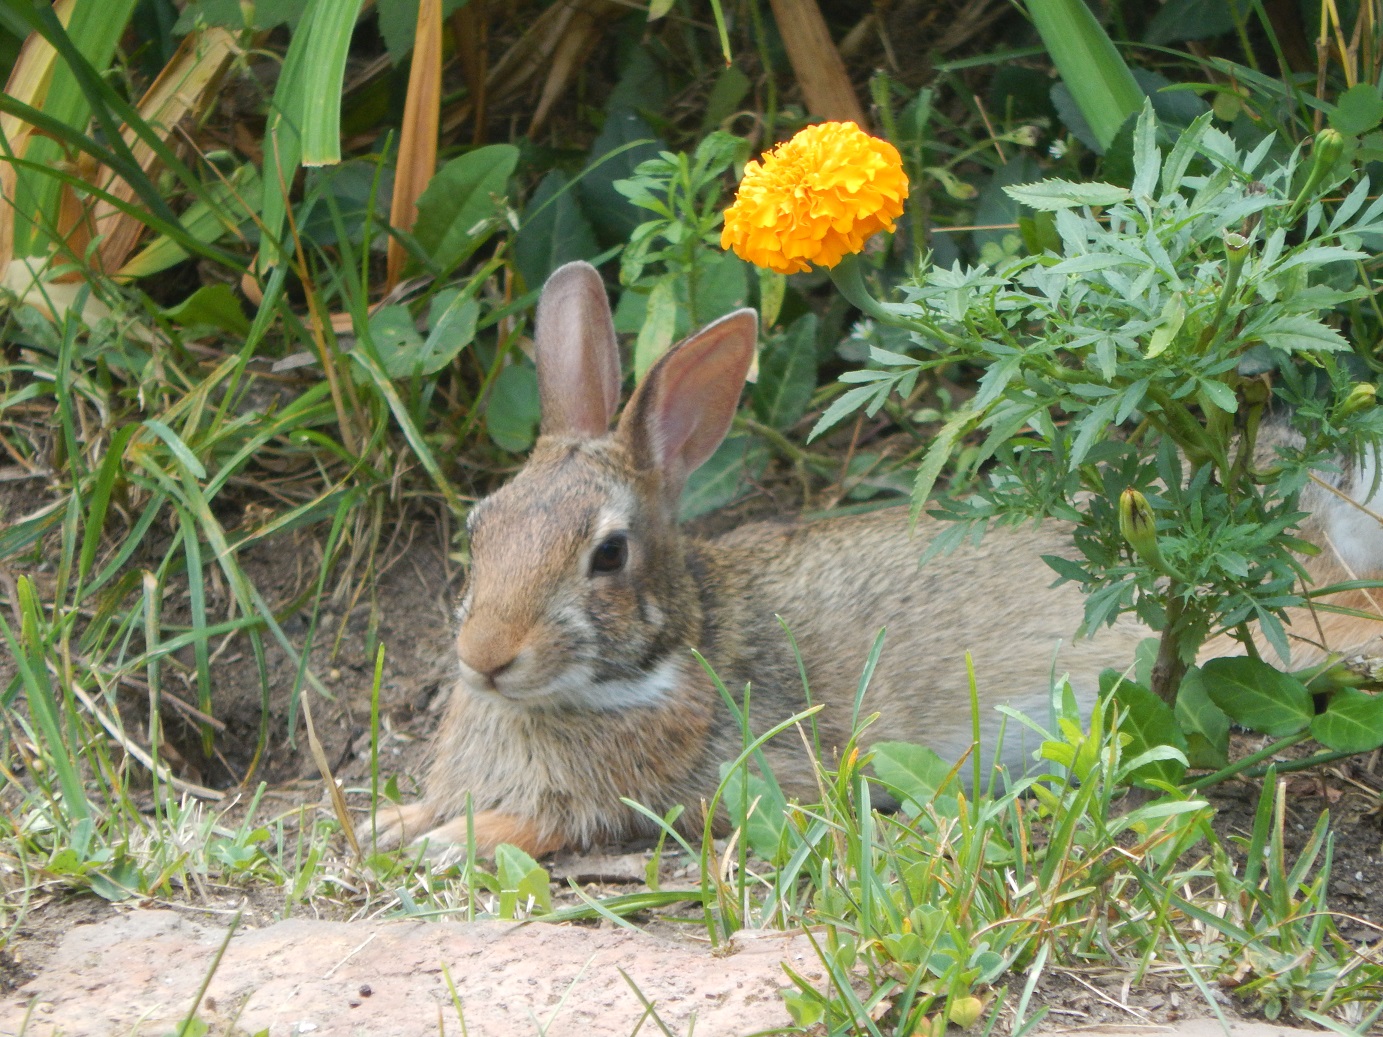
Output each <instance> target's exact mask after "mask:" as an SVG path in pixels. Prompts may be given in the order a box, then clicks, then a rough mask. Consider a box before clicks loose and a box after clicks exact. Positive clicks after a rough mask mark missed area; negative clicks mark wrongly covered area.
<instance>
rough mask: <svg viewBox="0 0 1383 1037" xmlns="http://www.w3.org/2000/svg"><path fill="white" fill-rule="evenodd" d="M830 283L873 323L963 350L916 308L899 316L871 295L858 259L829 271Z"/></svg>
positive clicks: (844, 260)
mask: <svg viewBox="0 0 1383 1037" xmlns="http://www.w3.org/2000/svg"><path fill="white" fill-rule="evenodd" d="M830 274H831V281H832V283H834V284H835V286H836V288H838V289H839V290H840V294H841V295H843V296H844V297H845V301H846V302H848V303H849V304H850V305H851V306H853V307H855V308H856V309H857V310H859V311H860V312H861V313H863V314H864V315H865V316H866V317H868V318H870V319H871V320H876V321H878V322H879V323H880V324H888V325H891V326H893V327H895V328H903V329H905V330H907V331H915V332H917V333H918V334H920V335H929V336H931V337H932V338H934V339H937V340H939V341H940V342H942V343H943V344H945V345H946V346H949V347H950V348H952V349H958V348H961V347H962V346H963V342H962V340H961V339H960V338H959V337H958V336H956V335H952V334H951V333H950V332H948V331H943V330H941V328H939V327H937V326H936V325H935V324H933V323H931V322H930V321H928V320H926V319H924V318H921V317H920V316H919V315H918V311H917V308H916V307H906V309H907V310H908V311H910V312H900V311H901V310H903V309H904V307H897V306H889V305H888V304H887V303H883V302H880V301H879V300H878V299H876V298H874V296H872V295H870V294H869V286H868V285H867V284H865V281H864V268H863V267H862V265H861V263H860V258H859V256H857V255H846V256H842V257H841V260H840V262H839V263H837V264H836V265H835V266H833V267H831V269H830Z"/></svg>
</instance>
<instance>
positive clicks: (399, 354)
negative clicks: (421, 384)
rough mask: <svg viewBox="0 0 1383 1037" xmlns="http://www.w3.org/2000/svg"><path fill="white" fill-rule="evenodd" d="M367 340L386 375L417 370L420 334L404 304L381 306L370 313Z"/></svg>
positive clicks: (403, 374) (405, 374) (407, 374)
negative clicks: (368, 339)
mask: <svg viewBox="0 0 1383 1037" xmlns="http://www.w3.org/2000/svg"><path fill="white" fill-rule="evenodd" d="M370 341H371V343H373V345H374V347H375V352H376V353H377V354H378V355H379V360H380V363H382V364H383V365H384V371H385V373H386V374H387V375H388V376H389V377H390V378H409V377H411V376H413V375H415V374H420V373H421V367H422V352H423V337H422V335H420V334H418V329H417V328H416V327H414V326H413V315H412V314H411V313H409V312H408V307H407V306H400V305H397V304H395V305H391V306H381V307H380V308H379V309H377V310H376V311H375V312H374V313H372V314H371V315H370Z"/></svg>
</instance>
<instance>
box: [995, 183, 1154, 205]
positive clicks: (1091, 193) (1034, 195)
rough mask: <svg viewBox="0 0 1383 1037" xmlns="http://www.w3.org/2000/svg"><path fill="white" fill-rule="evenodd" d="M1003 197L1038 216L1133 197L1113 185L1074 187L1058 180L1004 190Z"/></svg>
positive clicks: (1077, 185) (1021, 185)
mask: <svg viewBox="0 0 1383 1037" xmlns="http://www.w3.org/2000/svg"><path fill="white" fill-rule="evenodd" d="M1004 193H1005V194H1007V195H1008V196H1009V197H1010V198H1012V199H1013V200H1014V201H1016V202H1021V203H1022V204H1023V205H1026V206H1027V207H1028V208H1029V209H1036V210H1037V211H1038V212H1054V211H1056V210H1058V209H1074V208H1076V207H1078V206H1082V205H1114V204H1116V203H1117V202H1126V201H1128V200H1129V199H1130V198H1132V197H1133V195H1132V194H1131V193H1130V192H1129V190H1128V188H1125V187H1116V186H1115V185H1114V184H1102V183H1098V182H1091V183H1088V184H1073V183H1071V181H1069V180H1058V179H1052V180H1042V181H1039V182H1038V183H1035V184H1018V185H1015V186H1013V187H1005V188H1004Z"/></svg>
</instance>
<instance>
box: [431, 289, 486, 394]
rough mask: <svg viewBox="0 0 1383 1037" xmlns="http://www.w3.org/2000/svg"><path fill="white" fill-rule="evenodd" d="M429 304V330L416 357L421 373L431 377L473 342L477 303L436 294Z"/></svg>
mask: <svg viewBox="0 0 1383 1037" xmlns="http://www.w3.org/2000/svg"><path fill="white" fill-rule="evenodd" d="M448 296H451V297H450V298H448ZM432 302H433V305H432V313H431V317H430V319H429V321H428V325H429V327H431V328H432V330H431V331H430V332H429V333H428V336H427V341H426V342H424V343H423V348H422V354H421V358H420V359H421V361H422V365H421V367H420V371H421V373H422V374H435V373H436V372H438V371H440V370H441V369H442V368H444V367H446V366H447V364H449V363H451V362H452V360H453V359H454V358H455V356H456V354H457V353H459V352H461V350H463V349H465V348H466V347H467V346H468V345H470V344H471V342H472V341H474V339H475V328H476V324H477V323H478V322H479V320H480V303H478V302H476V300H475V299H474V298H472V297H471V296H468V295H462V294H461V293H459V292H455V293H452V292H438V293H437V297H436V298H435V299H433V300H432ZM439 308H440V312H439Z"/></svg>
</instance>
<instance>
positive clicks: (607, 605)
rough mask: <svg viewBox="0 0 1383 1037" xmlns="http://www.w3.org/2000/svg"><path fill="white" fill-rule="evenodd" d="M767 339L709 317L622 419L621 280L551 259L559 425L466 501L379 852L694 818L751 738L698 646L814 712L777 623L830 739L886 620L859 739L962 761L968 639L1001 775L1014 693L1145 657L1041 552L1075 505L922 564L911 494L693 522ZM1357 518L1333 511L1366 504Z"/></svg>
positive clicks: (968, 739)
mask: <svg viewBox="0 0 1383 1037" xmlns="http://www.w3.org/2000/svg"><path fill="white" fill-rule="evenodd" d="M757 337H758V322H757V317H756V315H755V313H754V312H753V311H752V310H748V309H742V310H737V311H736V312H734V313H731V314H729V315H728V316H725V317H722V318H721V319H720V320H717V321H715V322H714V323H712V324H710V325H709V326H707V327H705V328H703V329H702V330H700V331H698V332H696V333H695V334H693V335H691V336H690V337H689V338H687V339H685V340H684V341H682V342H681V343H680V344H678V345H676V346H675V347H673V348H672V349H671V350H670V351H668V352H667V353H666V354H665V355H664V356H663V357H662V358H661V359H660V360H658V362H657V363H656V364H655V365H654V366H653V367H652V369H651V370H649V372H648V373H647V375H646V376H645V377H644V378H643V380H642V381H641V382H640V383H639V385H638V387H637V388H636V389H635V391H634V393H633V396H632V398H631V399H630V401H629V404H628V406H627V407H626V408H625V410H624V412H623V415H622V416H621V418H620V420H619V422H618V424H617V425H616V427H615V429H614V431H613V432H612V431H610V423H611V421H612V419H613V417H614V414H615V410H616V406H617V404H618V397H619V389H620V369H619V358H618V351H617V346H616V340H615V334H614V329H613V324H612V321H611V315H610V309H609V304H608V302H607V300H606V296H605V290H604V286H603V284H602V282H601V280H600V277H599V275H598V274H597V273H596V271H595V269H594V268H593V267H591V266H589V265H588V264H585V263H580V262H577V263H570V264H568V265H566V266H563V267H561V268H560V269H558V270H557V271H556V272H554V273H553V274H552V275H551V277H550V279H549V280H548V282H547V284H546V285H545V287H544V289H543V291H542V295H541V299H540V302H539V305H538V313H537V328H536V333H535V339H536V361H537V370H538V387H539V397H540V402H541V408H542V421H541V427H540V437H539V439H538V442H537V444H536V445H535V447H534V449H533V451H532V455H531V456H530V458H529V460H528V462H527V463H526V464H525V466H524V467H523V468H522V469H521V470H520V471H519V472H518V474H517V475H515V476H514V478H513V479H512V480H510V481H509V482H508V483H507V484H506V485H504V486H503V487H502V488H500V489H499V490H498V491H497V492H495V493H494V494H493V495H491V496H490V497H488V498H486V499H485V500H483V501H481V502H480V503H478V504H477V505H476V506H475V507H474V508H473V510H472V511H471V513H470V516H469V519H468V525H469V532H470V544H471V567H470V571H469V573H468V576H467V579H466V583H465V586H464V589H463V592H462V596H461V601H460V605H459V610H458V613H459V625H458V633H457V638H456V646H457V655H458V660H459V666H460V680H459V682H458V684H457V685H456V687H455V689H454V691H453V692H452V694H451V698H450V700H449V702H448V703H447V706H446V711H445V715H444V718H443V720H442V722H441V725H440V728H439V730H438V731H437V733H436V735H435V737H434V741H433V746H432V758H431V763H430V769H429V770H428V772H427V774H426V777H425V780H424V791H423V795H422V798H421V799H420V800H418V801H417V802H414V803H410V804H407V805H404V806H401V807H398V806H393V805H384V806H382V807H381V808H380V812H379V814H378V817H377V819H376V821H375V825H376V835H377V839H378V845H379V846H381V847H385V848H387V847H390V846H394V845H398V844H400V843H405V842H409V841H414V840H419V841H424V842H426V843H427V844H428V846H429V847H430V848H431V849H433V850H436V849H438V848H442V847H446V846H448V845H450V844H461V843H464V842H465V840H466V839H467V836H468V831H469V833H470V836H471V838H473V839H474V841H475V843H476V849H477V851H478V852H480V853H481V854H488V853H491V852H492V851H493V850H494V848H495V847H496V846H497V845H498V844H499V843H511V844H514V845H515V846H518V847H519V848H520V849H523V850H525V851H526V852H528V853H530V854H532V855H534V856H540V855H542V854H546V853H548V852H550V851H555V850H558V849H563V848H571V849H585V848H589V847H591V846H592V845H597V844H602V843H609V842H617V841H624V840H627V839H629V838H634V837H641V836H646V835H650V834H654V833H655V828H654V826H653V823H652V822H650V821H649V820H648V819H646V818H645V817H643V816H642V815H640V814H639V813H637V812H635V811H633V810H632V809H630V808H629V807H627V806H626V805H625V804H623V803H622V802H621V797H628V798H630V799H632V800H634V801H637V802H639V803H641V804H643V805H645V806H647V807H649V808H651V809H652V810H653V811H655V812H657V813H659V814H665V813H666V812H667V811H668V810H669V809H671V808H673V807H675V806H677V805H682V806H683V807H685V808H686V809H685V811H684V812H683V813H682V814H681V817H680V820H679V822H678V823H679V826H680V827H681V828H682V829H683V830H685V831H687V832H690V833H696V832H699V831H700V829H701V827H702V825H703V823H704V813H703V811H704V805H705V803H706V802H707V801H708V800H709V798H710V797H711V795H712V793H713V792H714V790H715V788H716V787H717V784H718V783H719V781H720V770H719V768H720V765H721V764H722V762H726V761H730V760H733V759H734V758H735V757H736V755H738V753H739V751H740V749H741V747H742V733H741V730H740V728H739V725H738V723H737V722H736V720H735V718H734V717H733V715H732V713H731V712H730V710H729V709H728V708H727V707H726V705H725V704H724V702H723V701H722V698H721V696H720V694H719V693H718V692H717V690H716V688H715V687H714V685H713V683H712V681H711V679H710V678H709V677H708V676H707V674H706V673H705V671H704V670H703V668H702V666H701V665H700V663H699V662H698V661H697V659H696V658H695V656H694V655H693V649H695V650H696V651H697V652H699V653H700V654H701V655H702V656H703V657H704V658H705V659H706V660H707V662H708V664H709V665H710V666H711V667H712V668H713V669H714V671H715V672H716V673H717V674H718V675H719V677H720V678H721V680H722V681H723V682H724V684H725V686H726V687H727V688H729V689H731V690H732V691H734V692H735V693H738V692H740V690H741V689H743V688H744V687H745V685H746V684H751V688H752V694H751V699H750V716H751V726H752V728H753V730H754V732H756V733H759V732H762V731H764V730H766V729H767V728H768V727H770V726H772V725H773V724H775V723H778V722H780V721H782V720H784V719H786V718H788V717H790V716H792V715H793V714H794V713H797V712H799V711H801V710H803V709H804V708H805V707H806V705H807V700H806V697H805V693H804V690H803V684H802V680H801V676H800V674H799V668H798V662H797V660H796V658H795V657H794V655H793V652H792V647H791V644H790V643H789V639H788V638H787V636H786V635H785V634H784V632H783V630H782V629H781V628H780V626H779V624H778V621H777V619H776V618H775V617H776V616H781V617H782V618H783V620H784V621H785V622H786V624H787V626H788V628H789V629H790V630H791V632H792V634H793V635H794V637H795V639H796V643H797V645H798V646H799V647H800V650H801V654H802V662H803V665H804V666H805V671H806V676H807V679H808V684H809V687H810V692H811V701H812V702H813V703H816V704H820V705H821V706H822V709H821V711H820V712H819V713H818V714H817V716H816V718H815V723H816V727H817V730H818V734H819V743H820V746H821V748H822V751H823V753H825V754H828V755H829V754H832V753H835V752H838V751H839V750H840V748H841V747H842V746H844V745H845V744H846V742H847V740H848V738H849V737H850V733H851V720H852V712H853V706H854V699H855V694H856V688H857V686H858V683H859V679H860V674H861V672H862V670H863V669H864V666H865V662H866V658H867V656H868V653H869V651H870V648H871V646H872V644H873V642H874V639H875V636H876V635H877V634H878V632H879V631H880V629H882V628H886V629H887V635H886V640H885V643H884V648H883V652H882V654H881V657H880V659H879V661H878V665H877V667H876V669H875V670H874V673H873V677H872V680H871V682H870V684H869V688H868V692H867V694H866V696H865V698H864V701H863V709H862V712H861V715H862V716H868V715H869V714H871V713H874V712H877V713H878V714H879V715H880V719H879V720H878V721H877V722H876V723H874V724H873V725H872V726H869V727H868V728H866V730H865V731H864V733H863V735H862V737H861V741H862V744H863V746H865V747H867V746H868V745H869V744H871V743H872V742H873V741H874V740H884V739H887V740H903V741H909V742H916V743H919V744H924V745H928V746H930V747H932V748H933V749H934V750H936V752H937V753H939V754H940V755H941V756H942V757H943V758H944V759H947V760H957V759H960V758H961V757H962V756H963V755H964V754H965V753H967V752H968V751H971V750H972V740H973V736H972V727H971V723H972V719H971V708H970V698H969V690H968V689H969V679H968V676H967V670H966V660H965V655H966V652H967V651H968V652H970V653H972V655H973V658H974V669H975V678H976V684H977V687H978V689H979V696H980V719H981V737H980V743H979V749H978V750H977V751H980V752H981V753H982V756H983V760H982V762H983V765H984V766H985V767H986V768H987V767H989V766H990V765H991V764H992V763H994V762H995V761H996V759H997V760H998V761H999V762H1002V763H1004V764H1005V765H1006V766H1008V767H1009V768H1011V769H1012V770H1015V771H1020V772H1021V771H1022V770H1023V769H1024V764H1025V762H1026V761H1028V760H1030V759H1031V756H1032V750H1033V749H1034V748H1035V744H1034V739H1033V738H1032V736H1031V735H1030V734H1028V733H1027V732H1025V731H1023V730H1021V729H1020V728H1019V725H1016V724H1008V725H1007V727H1006V730H1005V732H1004V734H1005V737H1004V739H1003V742H1002V752H1001V754H999V755H997V757H996V754H995V745H996V743H997V742H998V741H999V738H998V734H999V726H1000V721H1001V720H1002V716H1001V715H1000V714H999V713H998V712H997V711H996V710H995V709H994V706H995V705H996V704H998V703H1008V704H1010V705H1012V706H1014V707H1015V708H1017V709H1019V710H1022V711H1024V712H1025V713H1028V714H1030V715H1032V716H1034V717H1038V718H1039V719H1045V718H1046V716H1047V711H1048V704H1049V701H1050V695H1051V688H1052V684H1053V678H1054V676H1059V675H1061V674H1069V676H1070V681H1071V684H1072V686H1073V688H1074V689H1075V690H1076V691H1077V693H1078V695H1079V696H1080V697H1081V698H1082V699H1083V700H1084V701H1086V702H1087V703H1088V702H1089V701H1091V700H1092V699H1093V696H1094V695H1095V694H1096V693H1097V689H1098V677H1099V674H1100V672H1101V671H1102V670H1104V669H1105V668H1107V667H1111V666H1112V667H1117V668H1120V669H1123V668H1126V667H1127V666H1128V665H1129V663H1130V661H1131V660H1132V659H1133V658H1134V650H1135V647H1136V646H1137V644H1138V642H1139V641H1140V640H1141V639H1143V638H1144V637H1147V636H1149V631H1148V630H1147V629H1146V628H1144V627H1143V626H1142V625H1141V624H1139V623H1138V622H1137V621H1136V620H1134V619H1133V618H1132V617H1122V618H1120V619H1119V620H1118V621H1116V622H1115V623H1114V624H1113V625H1112V626H1110V627H1105V628H1102V629H1100V630H1098V631H1097V632H1095V634H1094V635H1093V636H1092V637H1090V638H1088V639H1086V638H1082V639H1075V638H1074V637H1073V634H1074V632H1075V631H1076V630H1077V628H1078V626H1079V624H1080V621H1081V618H1082V615H1083V601H1082V595H1081V592H1080V591H1079V589H1078V588H1077V587H1075V586H1074V585H1072V584H1069V583H1066V584H1061V585H1055V586H1054V585H1053V574H1052V572H1051V570H1050V569H1049V568H1048V567H1047V566H1046V564H1045V563H1043V562H1042V561H1041V556H1042V555H1045V554H1061V553H1066V552H1069V551H1070V550H1071V542H1070V532H1069V527H1066V526H1064V525H1062V524H1060V523H1055V522H1052V523H1046V524H1044V525H1042V526H1040V527H1037V528H1022V529H1013V528H998V529H994V530H992V531H991V532H989V533H988V534H987V535H986V536H985V537H984V539H983V540H982V541H981V542H980V543H979V544H978V545H974V544H969V545H966V546H962V547H960V548H958V549H956V550H955V551H953V552H952V553H950V554H947V555H943V556H940V557H937V558H934V559H932V560H930V561H929V562H928V563H927V564H926V565H925V566H924V567H922V568H920V569H919V568H918V567H917V565H916V563H915V560H916V559H917V558H918V557H919V555H920V553H921V551H922V550H923V548H924V547H925V546H926V543H927V541H928V540H929V538H930V535H931V534H932V532H933V531H934V530H935V529H936V528H937V527H936V526H935V525H934V521H935V520H929V519H926V518H923V519H922V521H921V522H920V523H919V525H918V526H917V527H916V529H913V528H912V527H911V526H910V524H909V516H908V510H907V509H906V508H888V509H883V510H880V511H875V512H872V513H869V514H864V515H853V516H849V517H833V518H826V519H822V520H819V521H813V522H805V523H792V524H790V523H781V522H756V523H752V524H748V525H744V526H741V527H739V528H737V529H735V530H733V531H731V532H729V533H727V534H725V535H723V536H720V537H718V538H716V539H713V540H702V539H696V538H693V537H690V536H687V535H685V534H684V533H683V532H682V531H681V530H680V529H679V528H678V524H677V510H678V500H679V496H680V494H681V492H682V489H683V486H684V485H685V483H686V480H687V477H688V476H689V475H690V474H691V473H692V472H693V471H695V470H696V468H697V467H698V466H699V465H700V464H701V463H702V462H704V461H705V460H706V459H707V458H708V457H709V456H710V455H711V453H712V452H713V451H714V450H715V449H716V447H717V446H718V445H719V444H720V442H721V441H722V439H723V438H724V437H725V435H726V432H727V431H728V429H729V427H730V423H731V420H732V418H733V417H734V414H735V411H736V408H737V406H738V402H739V397H740V392H741V388H742V387H743V385H744V382H745V377H746V374H747V372H748V371H749V368H750V365H751V363H752V361H753V359H754V356H755V348H756V343H757ZM1337 510H1338V509H1337ZM1341 516H1342V517H1340V518H1339V519H1331V520H1330V521H1331V522H1334V523H1335V524H1336V525H1341V526H1344V525H1349V524H1350V523H1352V522H1354V519H1353V517H1352V516H1351V514H1349V513H1348V512H1347V511H1342V512H1341ZM1350 535H1351V536H1352V535H1353V531H1351V533H1350ZM1363 539H1365V540H1368V541H1369V552H1370V553H1369V554H1368V556H1367V558H1364V559H1362V560H1359V561H1360V565H1361V566H1362V568H1364V569H1367V570H1370V571H1372V570H1374V569H1378V568H1380V566H1379V564H1378V563H1379V560H1380V559H1383V533H1380V531H1379V530H1378V529H1377V528H1370V529H1367V530H1365V532H1364V536H1363ZM1025 736H1026V737H1025ZM804 742H805V738H804V736H803V735H802V734H799V733H798V732H796V731H793V730H791V729H790V730H788V731H786V732H784V733H783V734H780V735H779V736H777V737H775V738H774V739H772V740H771V741H770V742H768V743H767V744H766V745H765V747H764V755H765V757H766V758H767V762H768V765H769V767H770V768H771V769H772V772H773V774H774V775H775V777H776V779H777V781H778V783H779V784H780V785H781V786H782V788H783V791H784V792H785V794H786V795H787V796H789V797H790V798H792V797H797V798H800V799H802V800H805V801H810V800H812V799H813V798H814V797H815V796H816V795H817V793H818V787H817V778H816V772H815V770H814V767H813V761H812V758H811V754H810V753H809V752H808V750H807V749H806V747H805V744H804ZM468 803H469V807H470V811H471V816H470V817H469V818H468V813H467V811H468ZM363 830H364V831H365V832H366V834H368V832H369V822H366V824H365V826H363Z"/></svg>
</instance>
